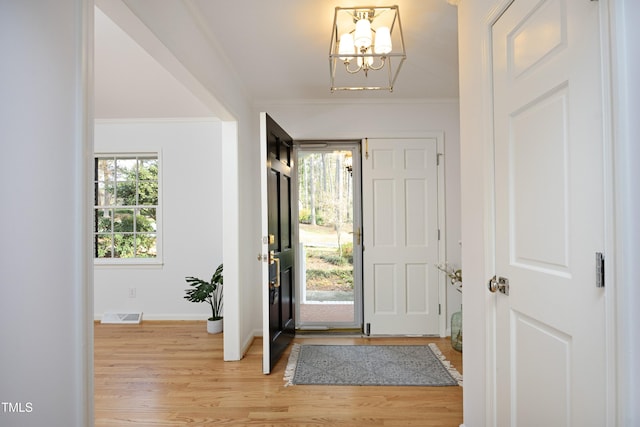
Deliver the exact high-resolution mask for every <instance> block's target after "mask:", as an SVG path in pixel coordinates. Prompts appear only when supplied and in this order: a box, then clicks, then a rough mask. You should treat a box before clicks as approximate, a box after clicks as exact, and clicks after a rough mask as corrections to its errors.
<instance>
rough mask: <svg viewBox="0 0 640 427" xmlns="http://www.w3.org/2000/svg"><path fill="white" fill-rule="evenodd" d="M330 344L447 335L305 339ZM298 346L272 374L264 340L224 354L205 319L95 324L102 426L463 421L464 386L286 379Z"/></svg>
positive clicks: (445, 346) (453, 355) (445, 348)
mask: <svg viewBox="0 0 640 427" xmlns="http://www.w3.org/2000/svg"><path fill="white" fill-rule="evenodd" d="M296 341H297V342H304V343H329V344H347V343H352V344H368V343H374V344H425V343H428V342H436V343H437V344H438V347H439V348H440V350H441V351H442V352H443V353H444V355H445V356H446V357H447V360H449V361H450V362H452V364H453V366H455V367H456V369H458V371H459V372H462V366H461V365H462V363H461V354H460V353H458V352H456V351H455V350H453V349H451V346H450V344H449V341H448V340H446V339H440V338H370V339H368V338H297V339H296ZM287 358H288V353H287V354H285V356H284V357H283V359H282V360H281V361H280V362H279V363H278V364H277V365H276V367H275V369H274V372H273V373H272V374H271V375H263V374H262V341H261V340H260V339H257V340H256V341H255V342H254V343H253V345H252V346H251V347H250V349H249V351H248V352H247V354H246V356H245V357H244V359H242V360H241V361H239V362H223V361H222V335H208V334H207V333H206V326H205V324H204V322H186V321H185V322H150V321H147V322H143V323H142V324H140V325H102V324H96V325H95V362H94V364H95V393H94V394H95V425H96V426H184V425H190V426H205V425H227V426H244V425H252V426H278V427H281V426H300V427H303V426H443V427H444V426H447V427H454V426H455V427H458V426H459V425H460V424H461V423H462V388H461V387H397V386H393V387H370V386H367V387H347V386H300V385H299V386H292V387H284V381H283V374H284V370H285V367H286V363H287Z"/></svg>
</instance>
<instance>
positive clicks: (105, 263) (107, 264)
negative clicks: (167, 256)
mask: <svg viewBox="0 0 640 427" xmlns="http://www.w3.org/2000/svg"><path fill="white" fill-rule="evenodd" d="M163 265H164V262H163V261H162V260H161V259H94V260H93V266H94V267H95V268H160V267H162V266H163Z"/></svg>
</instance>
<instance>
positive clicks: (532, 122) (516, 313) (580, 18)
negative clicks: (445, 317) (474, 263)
mask: <svg viewBox="0 0 640 427" xmlns="http://www.w3.org/2000/svg"><path fill="white" fill-rule="evenodd" d="M492 53H493V61H494V63H493V73H494V75H493V80H494V118H495V141H494V143H495V146H494V149H495V218H496V236H495V238H496V241H495V243H496V253H495V256H496V258H495V260H496V263H495V272H496V275H497V276H498V280H497V282H498V283H494V285H498V287H501V286H500V285H501V284H500V283H499V282H500V277H503V278H506V279H508V284H509V288H508V295H507V294H505V293H501V292H500V289H498V291H497V292H496V294H495V298H496V304H497V306H496V307H497V312H496V317H495V319H496V322H497V323H496V372H497V373H496V375H497V377H496V386H497V390H496V391H497V396H496V404H497V420H498V425H499V426H510V427H522V426H531V427H540V426H580V427H585V426H594V427H601V426H604V425H606V421H605V404H606V382H607V378H606V353H605V343H606V340H605V291H604V289H602V288H597V287H596V286H597V279H596V253H597V252H603V250H604V230H605V229H604V214H603V212H604V197H603V192H604V186H603V173H604V172H603V171H604V168H603V128H602V100H601V88H602V81H601V74H600V56H599V55H600V43H599V17H598V2H592V1H586V0H584V1H578V0H515V1H514V3H513V4H512V5H511V6H510V7H509V8H508V9H507V10H506V12H505V13H504V14H503V15H502V16H501V17H500V19H499V20H498V21H497V23H496V24H495V25H494V26H493V52H492ZM503 289H504V288H503Z"/></svg>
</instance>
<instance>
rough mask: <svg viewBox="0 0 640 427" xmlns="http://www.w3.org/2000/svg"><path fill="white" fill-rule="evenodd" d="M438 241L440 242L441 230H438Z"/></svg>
mask: <svg viewBox="0 0 640 427" xmlns="http://www.w3.org/2000/svg"><path fill="white" fill-rule="evenodd" d="M438 240H440V229H439V228H438Z"/></svg>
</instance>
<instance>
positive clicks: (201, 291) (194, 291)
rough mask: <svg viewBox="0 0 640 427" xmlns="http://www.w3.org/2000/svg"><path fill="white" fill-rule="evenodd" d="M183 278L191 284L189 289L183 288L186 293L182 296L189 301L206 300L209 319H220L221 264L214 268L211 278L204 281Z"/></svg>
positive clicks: (194, 278)
mask: <svg viewBox="0 0 640 427" xmlns="http://www.w3.org/2000/svg"><path fill="white" fill-rule="evenodd" d="M185 280H186V281H187V283H188V284H189V286H191V288H189V289H185V292H186V293H187V294H186V295H185V296H184V298H185V299H186V300H188V301H189V302H207V303H209V305H210V306H211V317H210V318H209V320H219V319H222V305H223V301H222V297H223V295H222V287H223V283H224V281H223V277H222V264H220V265H219V266H218V268H216V271H215V272H214V273H213V276H211V280H210V281H208V282H206V281H204V280H202V279H199V278H197V277H191V276H189V277H185Z"/></svg>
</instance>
